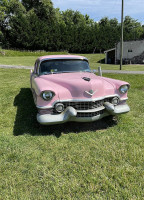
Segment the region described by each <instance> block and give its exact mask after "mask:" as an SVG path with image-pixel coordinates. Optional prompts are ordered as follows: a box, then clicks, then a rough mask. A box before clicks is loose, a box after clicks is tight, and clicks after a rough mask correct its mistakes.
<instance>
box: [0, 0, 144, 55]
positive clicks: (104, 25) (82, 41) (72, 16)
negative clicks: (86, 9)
mask: <svg viewBox="0 0 144 200" xmlns="http://www.w3.org/2000/svg"><path fill="white" fill-rule="evenodd" d="M120 29H121V26H120V23H118V20H117V19H115V18H114V19H109V18H108V17H105V18H102V19H101V20H100V21H99V22H94V21H93V20H92V19H90V17H89V16H88V15H82V14H81V13H80V12H78V11H73V10H66V11H63V12H62V11H60V10H59V9H58V8H57V9H55V8H54V7H53V3H52V1H51V0H0V46H1V45H2V46H3V47H4V48H18V49H27V50H47V51H60V50H67V51H70V52H83V53H84V52H85V53H86V52H88V53H91V52H93V51H96V52H99V51H100V49H101V50H106V49H109V48H113V47H114V46H115V43H117V42H119V41H120ZM124 39H125V40H134V39H144V27H143V26H142V25H141V24H140V23H139V22H137V20H135V19H132V18H131V17H129V16H126V17H125V19H124Z"/></svg>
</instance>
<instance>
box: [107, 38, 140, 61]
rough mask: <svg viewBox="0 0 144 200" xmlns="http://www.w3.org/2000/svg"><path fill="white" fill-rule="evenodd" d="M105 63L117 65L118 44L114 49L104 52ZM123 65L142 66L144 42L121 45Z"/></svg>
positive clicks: (127, 42) (137, 41)
mask: <svg viewBox="0 0 144 200" xmlns="http://www.w3.org/2000/svg"><path fill="white" fill-rule="evenodd" d="M104 53H105V55H106V57H105V63H107V64H108V63H109V64H110V63H111V64H118V63H119V62H120V42H119V43H117V44H116V46H115V48H113V49H109V50H107V51H105V52H104ZM123 63H125V64H144V40H136V41H126V42H124V43H123Z"/></svg>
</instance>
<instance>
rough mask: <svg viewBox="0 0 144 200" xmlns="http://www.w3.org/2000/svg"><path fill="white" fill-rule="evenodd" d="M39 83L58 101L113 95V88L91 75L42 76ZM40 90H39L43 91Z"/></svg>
mask: <svg viewBox="0 0 144 200" xmlns="http://www.w3.org/2000/svg"><path fill="white" fill-rule="evenodd" d="M38 78H39V79H40V80H39V83H41V85H43V86H45V88H43V89H44V90H49V89H50V90H53V91H54V92H55V93H56V95H58V97H59V100H68V99H69V100H70V99H91V98H93V99H95V98H98V97H104V96H110V95H114V93H115V86H114V85H113V84H111V83H110V82H108V81H106V80H104V79H103V78H102V77H99V76H96V75H95V74H93V73H88V72H82V73H80V72H77V73H60V74H50V75H42V76H40V77H38ZM43 89H42V88H41V90H43Z"/></svg>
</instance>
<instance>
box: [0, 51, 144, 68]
mask: <svg viewBox="0 0 144 200" xmlns="http://www.w3.org/2000/svg"><path fill="white" fill-rule="evenodd" d="M4 51H5V56H3V55H2V54H0V65H2V64H3V65H18V66H34V63H35V60H36V59H37V57H39V56H43V55H51V54H68V53H67V52H45V51H36V52H28V51H12V50H4ZM79 55H82V56H85V57H87V58H88V59H89V62H90V67H91V69H97V68H98V66H101V67H102V70H119V68H120V66H119V65H110V64H103V63H100V61H101V60H102V61H104V58H105V55H104V54H79ZM122 70H126V71H144V65H123V66H122Z"/></svg>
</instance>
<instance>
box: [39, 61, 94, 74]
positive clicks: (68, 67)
mask: <svg viewBox="0 0 144 200" xmlns="http://www.w3.org/2000/svg"><path fill="white" fill-rule="evenodd" d="M70 72H90V68H89V63H88V62H87V61H86V60H45V61H43V62H42V63H41V64H40V68H39V74H40V75H43V74H51V73H70Z"/></svg>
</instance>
